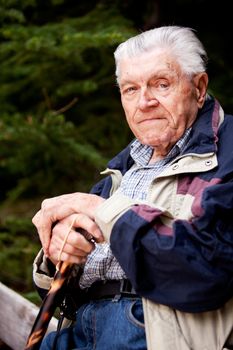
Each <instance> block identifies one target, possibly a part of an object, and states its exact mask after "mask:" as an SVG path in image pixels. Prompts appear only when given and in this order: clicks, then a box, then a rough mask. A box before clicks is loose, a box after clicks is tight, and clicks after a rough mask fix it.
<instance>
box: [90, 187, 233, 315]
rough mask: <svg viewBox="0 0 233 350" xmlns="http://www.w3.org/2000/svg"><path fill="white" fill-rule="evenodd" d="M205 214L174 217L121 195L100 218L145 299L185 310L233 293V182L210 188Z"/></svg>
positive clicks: (207, 306) (209, 305) (208, 306)
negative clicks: (192, 216)
mask: <svg viewBox="0 0 233 350" xmlns="http://www.w3.org/2000/svg"><path fill="white" fill-rule="evenodd" d="M201 206H202V209H203V210H202V214H201V215H200V216H196V217H194V218H193V219H192V220H190V221H188V220H181V219H177V218H173V217H172V215H171V213H169V212H167V211H166V210H164V209H163V208H161V207H156V206H154V205H153V204H149V203H146V202H144V203H143V202H141V203H140V202H135V201H133V200H131V199H129V198H127V197H125V196H123V195H120V194H118V193H116V194H114V195H113V196H112V197H110V198H109V199H108V200H106V201H105V202H104V203H103V204H102V205H101V207H99V210H98V212H97V215H96V221H97V223H98V224H99V226H100V228H101V229H102V231H103V232H104V234H105V237H106V239H107V240H108V241H109V242H110V246H111V249H112V251H113V254H114V255H115V256H116V258H117V260H118V261H119V263H120V265H121V267H122V268H123V270H124V271H125V273H126V275H127V276H128V278H129V279H130V280H131V282H132V284H133V286H134V288H135V290H136V291H137V292H138V293H139V294H140V295H141V296H143V297H145V298H148V299H150V300H152V301H154V302H156V303H160V304H164V305H167V306H170V307H173V308H176V309H178V310H181V311H185V312H202V311H208V310H213V309H216V308H219V307H220V306H222V305H223V304H224V303H225V302H226V301H227V300H228V299H229V298H231V297H232V295H233V210H232V208H233V182H232V181H230V182H228V183H222V184H221V183H219V184H216V185H213V186H210V187H208V188H206V189H205V190H204V192H203V195H202V200H201Z"/></svg>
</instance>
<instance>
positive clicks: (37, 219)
mask: <svg viewBox="0 0 233 350" xmlns="http://www.w3.org/2000/svg"><path fill="white" fill-rule="evenodd" d="M32 223H33V224H34V225H35V226H36V228H37V231H38V234H39V238H40V241H41V244H42V247H43V250H44V253H45V255H48V248H49V244H50V238H51V227H52V223H51V221H50V220H49V218H45V217H43V220H41V210H39V211H38V212H37V213H36V215H34V217H33V218H32Z"/></svg>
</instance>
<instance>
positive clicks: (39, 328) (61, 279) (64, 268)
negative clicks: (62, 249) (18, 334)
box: [25, 262, 73, 350]
mask: <svg viewBox="0 0 233 350" xmlns="http://www.w3.org/2000/svg"><path fill="white" fill-rule="evenodd" d="M72 267H73V264H69V263H67V262H61V263H60V266H59V269H57V271H56V273H55V276H54V279H53V281H52V283H51V287H50V289H49V291H48V293H47V295H46V297H45V298H44V300H43V302H42V304H41V307H40V310H39V313H38V315H37V317H36V319H35V322H34V325H33V327H32V330H31V333H30V335H29V337H28V340H27V344H26V347H25V350H38V349H39V348H40V345H41V342H42V340H43V337H44V335H45V333H46V331H47V329H48V325H49V322H50V320H51V318H52V316H53V315H54V312H55V310H56V308H57V306H58V305H59V304H60V303H61V301H62V296H63V290H64V287H65V284H66V283H65V282H66V281H67V279H68V277H69V276H70V273H71V270H72Z"/></svg>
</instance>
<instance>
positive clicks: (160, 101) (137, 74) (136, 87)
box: [119, 50, 207, 154]
mask: <svg viewBox="0 0 233 350" xmlns="http://www.w3.org/2000/svg"><path fill="white" fill-rule="evenodd" d="M206 86H207V75H206V73H201V74H200V75H198V76H196V77H194V78H189V77H187V76H186V75H185V74H184V73H182V71H181V69H180V66H179V65H178V63H177V62H176V61H175V59H174V57H172V56H171V55H169V54H168V53H167V52H166V51H164V50H154V51H152V52H148V53H144V54H142V55H140V56H139V57H133V58H124V59H122V60H121V61H120V77H119V87H120V92H121V101H122V105H123V108H124V111H125V115H126V119H127V122H128V124H129V127H130V128H131V130H132V132H133V133H134V135H135V136H136V137H137V138H138V139H139V140H140V141H141V143H143V144H146V145H150V146H152V147H154V148H158V149H161V150H162V151H163V152H162V153H164V154H166V153H167V152H168V151H169V149H170V148H171V147H172V145H174V144H175V143H176V142H177V141H178V139H179V138H180V137H181V136H182V135H183V133H184V131H185V129H186V128H188V127H190V126H191V125H192V123H193V122H194V120H195V118H196V116H197V112H198V108H200V107H201V106H202V105H203V103H204V95H205V92H206Z"/></svg>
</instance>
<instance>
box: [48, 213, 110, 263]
mask: <svg viewBox="0 0 233 350" xmlns="http://www.w3.org/2000/svg"><path fill="white" fill-rule="evenodd" d="M71 224H72V225H73V226H72V228H71V227H70V225H71ZM75 227H77V229H75ZM80 227H82V229H84V230H85V231H86V232H87V233H88V234H90V235H91V236H93V237H94V236H95V237H97V236H99V238H98V241H99V242H102V241H103V238H102V235H101V232H100V230H99V228H98V226H97V225H96V223H95V222H94V221H93V220H92V219H91V218H89V217H88V216H86V215H84V214H73V215H70V216H69V217H67V218H65V219H63V220H61V221H59V222H58V223H57V224H56V225H55V226H54V228H53V230H52V237H51V242H50V245H49V250H48V251H49V254H48V255H49V258H50V260H51V261H52V262H53V263H54V264H55V265H56V264H57V263H58V261H59V260H61V261H67V262H70V263H76V264H80V263H85V262H86V259H87V256H88V254H90V253H91V252H92V251H93V250H94V248H95V244H94V243H92V242H90V241H89V240H87V239H86V238H85V237H84V236H83V235H82V234H81V233H79V231H78V228H80ZM67 233H68V236H67V237H66V235H67ZM95 240H96V241H97V238H95ZM64 241H65V244H64ZM61 249H62V251H61Z"/></svg>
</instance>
